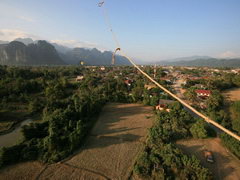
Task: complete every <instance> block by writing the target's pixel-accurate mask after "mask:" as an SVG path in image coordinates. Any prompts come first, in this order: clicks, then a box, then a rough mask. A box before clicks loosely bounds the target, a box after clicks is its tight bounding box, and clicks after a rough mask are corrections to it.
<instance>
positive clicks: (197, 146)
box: [177, 138, 240, 180]
mask: <svg viewBox="0 0 240 180" xmlns="http://www.w3.org/2000/svg"><path fill="white" fill-rule="evenodd" d="M177 145H178V147H179V148H180V149H182V150H183V152H185V153H186V154H188V155H192V154H194V155H196V157H197V158H198V159H199V160H201V162H202V164H203V166H205V167H207V168H209V170H210V171H211V172H212V173H213V175H214V179H216V180H223V179H230V180H235V179H236V180H238V179H240V160H238V159H237V158H236V157H234V156H233V155H232V154H231V153H229V152H228V151H227V149H226V148H224V147H223V145H222V144H221V140H220V139H219V138H213V139H202V140H201V139H200V140H199V139H192V140H181V141H178V142H177ZM204 149H207V150H209V151H212V152H213V155H214V159H215V162H214V163H213V164H210V163H208V162H206V160H205V158H204V155H203V150H204Z"/></svg>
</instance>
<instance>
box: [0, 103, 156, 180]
mask: <svg viewBox="0 0 240 180" xmlns="http://www.w3.org/2000/svg"><path fill="white" fill-rule="evenodd" d="M152 116H153V114H152V108H151V107H147V106H143V105H140V104H119V103H112V104H108V105H106V106H105V107H104V108H103V111H102V113H101V115H100V117H99V119H98V121H97V122H96V124H95V126H94V128H93V129H92V131H91V132H90V134H89V136H88V138H87V139H86V143H85V145H84V146H83V147H82V148H81V149H80V150H79V151H78V152H76V153H75V155H73V156H72V157H70V158H68V159H66V160H64V161H62V162H61V163H56V164H52V165H49V166H45V165H42V164H40V163H37V162H28V163H20V164H17V165H13V166H9V167H7V168H4V169H3V170H1V171H0V174H1V178H0V179H127V178H128V177H129V175H130V173H131V170H132V167H133V164H134V162H135V159H136V155H137V154H138V152H139V151H140V150H141V148H142V147H143V146H142V145H143V143H142V142H144V141H145V137H146V135H147V129H148V128H150V127H151V125H152V118H151V117H152Z"/></svg>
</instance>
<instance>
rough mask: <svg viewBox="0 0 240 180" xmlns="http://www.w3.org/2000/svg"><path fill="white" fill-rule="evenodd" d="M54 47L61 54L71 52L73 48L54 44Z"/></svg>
mask: <svg viewBox="0 0 240 180" xmlns="http://www.w3.org/2000/svg"><path fill="white" fill-rule="evenodd" d="M52 45H53V46H54V47H55V49H56V50H57V51H58V52H59V53H63V54H65V53H67V52H68V51H70V50H71V48H69V47H66V46H63V45H60V44H57V43H52Z"/></svg>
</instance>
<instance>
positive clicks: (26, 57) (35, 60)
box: [0, 41, 65, 65]
mask: <svg viewBox="0 0 240 180" xmlns="http://www.w3.org/2000/svg"><path fill="white" fill-rule="evenodd" d="M0 64H4V65H61V64H65V63H64V62H63V61H62V59H61V58H60V56H59V54H58V52H57V51H56V49H55V48H54V47H53V46H52V45H51V44H50V43H48V42H46V41H38V42H37V43H36V44H29V45H25V44H24V43H22V42H19V41H12V42H10V43H9V44H2V45H0Z"/></svg>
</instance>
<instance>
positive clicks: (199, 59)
mask: <svg viewBox="0 0 240 180" xmlns="http://www.w3.org/2000/svg"><path fill="white" fill-rule="evenodd" d="M112 54H113V52H111V51H104V52H101V51H100V50H98V49H96V48H93V49H89V48H69V47H66V46H63V45H60V44H57V43H50V42H47V41H44V40H37V41H33V40H32V39H31V38H17V39H15V40H14V41H12V42H8V41H1V40H0V64H2V65H66V64H71V65H77V64H79V63H80V62H82V61H83V62H84V63H85V65H93V66H99V65H111V61H112ZM138 64H145V65H147V64H159V65H165V66H166V65H167V66H208V67H240V58H234V59H217V58H212V57H209V56H191V57H183V58H175V59H168V60H165V61H157V62H151V63H147V62H144V61H143V62H138ZM115 65H130V63H129V61H128V60H127V59H126V58H125V57H123V56H118V55H116V56H115Z"/></svg>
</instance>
